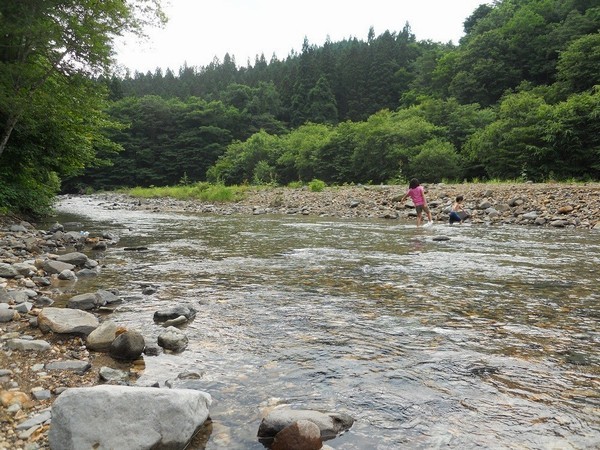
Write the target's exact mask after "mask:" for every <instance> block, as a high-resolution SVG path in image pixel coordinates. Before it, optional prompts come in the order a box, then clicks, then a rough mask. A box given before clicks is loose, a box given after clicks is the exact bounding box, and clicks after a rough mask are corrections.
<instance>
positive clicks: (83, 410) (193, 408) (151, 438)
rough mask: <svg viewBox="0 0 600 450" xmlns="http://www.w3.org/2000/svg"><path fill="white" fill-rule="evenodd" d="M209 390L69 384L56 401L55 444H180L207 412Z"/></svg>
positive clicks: (55, 448)
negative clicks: (84, 386)
mask: <svg viewBox="0 0 600 450" xmlns="http://www.w3.org/2000/svg"><path fill="white" fill-rule="evenodd" d="M210 404H211V397H210V395H209V394H207V393H204V392H200V391H193V390H188V389H158V388H150V387H132V386H113V385H102V386H95V387H86V388H73V389H67V390H66V391H65V392H63V393H62V394H61V395H60V396H59V397H58V398H57V399H56V400H55V402H54V404H53V405H52V424H51V425H50V431H49V434H48V439H49V444H50V448H51V449H52V450H79V449H91V448H104V449H119V450H134V449H135V450H139V449H151V448H160V449H182V448H185V445H186V444H187V443H188V442H189V441H190V440H191V438H192V437H193V435H194V432H195V431H196V430H197V429H198V428H199V427H200V426H201V425H202V424H203V423H204V422H205V421H206V419H207V418H208V407H209V406H210Z"/></svg>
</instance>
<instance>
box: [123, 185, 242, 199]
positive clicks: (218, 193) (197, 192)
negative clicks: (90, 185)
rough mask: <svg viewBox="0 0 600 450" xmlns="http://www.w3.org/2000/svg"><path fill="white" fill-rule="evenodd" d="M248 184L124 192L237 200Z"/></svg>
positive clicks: (127, 192)
mask: <svg viewBox="0 0 600 450" xmlns="http://www.w3.org/2000/svg"><path fill="white" fill-rule="evenodd" d="M247 190H248V187H247V186H225V185H222V184H211V183H206V182H199V183H194V184H190V185H186V186H163V187H148V188H142V187H135V188H132V189H126V190H124V191H123V192H124V193H125V194H128V195H131V196H133V197H140V198H163V197H171V198H175V199H177V200H201V201H205V202H236V201H239V200H242V199H243V198H244V197H245V195H246V191H247Z"/></svg>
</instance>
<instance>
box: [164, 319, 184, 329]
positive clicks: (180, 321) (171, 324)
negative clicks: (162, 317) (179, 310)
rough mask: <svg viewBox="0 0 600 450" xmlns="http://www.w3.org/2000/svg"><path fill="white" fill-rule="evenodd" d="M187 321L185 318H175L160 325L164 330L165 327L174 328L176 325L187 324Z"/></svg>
mask: <svg viewBox="0 0 600 450" xmlns="http://www.w3.org/2000/svg"><path fill="white" fill-rule="evenodd" d="M187 321H188V319H187V317H185V316H179V317H176V318H175V319H171V320H167V321H166V322H164V323H163V324H162V325H163V327H165V328H167V327H176V326H178V325H183V324H184V323H187Z"/></svg>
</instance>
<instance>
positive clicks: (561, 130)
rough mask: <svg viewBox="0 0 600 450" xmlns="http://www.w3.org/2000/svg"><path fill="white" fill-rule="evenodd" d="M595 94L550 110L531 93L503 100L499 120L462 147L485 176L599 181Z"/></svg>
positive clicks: (599, 112) (599, 92)
mask: <svg viewBox="0 0 600 450" xmlns="http://www.w3.org/2000/svg"><path fill="white" fill-rule="evenodd" d="M599 117H600V89H596V90H594V91H592V92H590V93H582V94H578V95H573V96H571V97H569V99H567V100H566V101H564V102H560V103H557V104H554V105H551V104H548V103H546V101H545V100H544V98H543V97H542V96H541V95H540V94H539V93H536V92H521V93H517V94H511V95H508V96H507V97H506V98H505V99H504V100H503V102H502V103H501V105H500V111H499V114H498V119H497V120H496V121H494V122H493V123H491V124H490V125H488V126H487V127H486V128H485V129H483V130H481V131H479V132H477V133H475V134H474V135H473V136H472V137H471V139H470V140H469V142H468V143H467V145H466V148H467V150H468V153H469V155H470V157H471V159H472V161H476V162H478V163H481V164H482V166H483V167H484V169H485V171H486V173H487V175H488V176H489V177H497V178H500V179H524V178H525V179H528V180H533V181H544V180H546V179H548V178H549V177H552V178H555V177H556V178H558V179H563V178H571V177H574V178H579V179H581V178H586V177H587V178H590V179H598V177H599V176H600V163H599V161H600V138H599V137H598V136H599V132H600V125H599V123H600V121H599V120H598V118H599Z"/></svg>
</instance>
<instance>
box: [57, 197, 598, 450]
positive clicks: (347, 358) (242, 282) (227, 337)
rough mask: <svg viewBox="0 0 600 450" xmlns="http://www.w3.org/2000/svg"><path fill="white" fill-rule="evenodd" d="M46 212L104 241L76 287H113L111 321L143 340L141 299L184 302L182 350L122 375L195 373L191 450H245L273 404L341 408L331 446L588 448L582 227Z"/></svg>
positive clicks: (145, 305)
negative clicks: (202, 438) (339, 428)
mask: <svg viewBox="0 0 600 450" xmlns="http://www.w3.org/2000/svg"><path fill="white" fill-rule="evenodd" d="M57 211H58V215H57V216H56V217H55V218H54V219H55V220H58V221H59V222H61V223H67V222H79V223H81V228H82V229H83V230H85V231H88V232H90V235H91V236H93V235H97V234H99V233H101V232H111V233H113V234H115V235H117V236H119V238H120V240H119V242H118V244H117V245H116V246H114V247H110V248H109V249H108V250H107V251H106V252H104V253H103V254H101V255H98V254H96V255H93V256H94V257H97V258H99V259H100V258H101V260H102V264H103V266H104V267H103V269H102V272H101V275H100V276H99V277H97V278H95V279H93V280H92V281H84V280H83V279H82V280H80V282H79V283H81V284H80V286H79V289H80V290H81V289H85V288H87V289H88V290H90V291H91V290H93V289H98V288H104V289H107V288H108V289H117V290H118V291H119V292H120V294H121V296H122V297H123V298H124V302H123V304H122V305H121V306H120V307H119V308H118V309H117V310H116V311H115V312H114V313H113V314H112V315H111V319H112V320H114V321H115V322H117V323H118V324H119V325H123V326H126V327H128V328H130V329H136V330H138V331H140V332H142V334H143V335H144V336H145V338H146V340H147V341H154V342H156V338H157V336H158V334H159V333H160V331H161V329H162V328H161V327H160V325H158V324H156V323H154V321H153V313H154V312H155V311H156V310H157V309H159V308H162V307H165V306H168V305H173V304H175V303H183V304H186V305H190V306H193V307H195V308H196V309H197V310H198V314H197V315H196V318H195V319H194V321H193V322H191V323H190V324H189V325H187V326H185V327H183V328H182V330H183V331H184V332H185V333H186V335H187V336H188V338H189V345H188V348H187V349H186V350H185V351H184V352H182V353H179V354H165V353H163V354H161V355H160V356H156V357H148V356H146V357H145V362H146V368H145V371H144V373H143V375H142V377H141V378H140V379H139V380H138V381H137V383H138V384H140V385H150V384H153V383H156V382H157V383H159V384H161V385H162V384H164V383H165V382H167V381H168V380H173V379H176V378H177V376H178V374H180V373H183V372H196V373H198V374H199V375H200V376H201V378H200V380H199V382H200V383H201V384H202V385H203V388H204V390H205V391H207V392H209V393H210V394H211V395H212V396H213V399H214V402H213V405H212V407H211V418H212V420H213V425H212V431H211V435H210V438H209V439H208V443H207V444H206V448H207V449H262V448H263V446H262V444H260V443H258V441H257V440H256V432H257V430H258V426H259V424H260V420H261V418H262V415H263V414H264V413H265V412H266V411H268V410H269V409H270V408H273V407H276V406H279V405H288V406H290V407H292V408H302V409H319V410H326V411H340V412H345V413H348V414H350V415H351V416H353V417H354V418H355V419H356V422H355V424H354V425H353V427H352V428H351V429H350V431H348V432H347V433H345V434H343V435H342V436H339V437H337V438H336V439H334V440H332V441H329V442H328V444H329V445H331V446H332V447H334V448H335V449H338V450H341V449H347V450H350V449H352V450H358V449H391V448H413V449H430V448H438V447H442V446H444V447H450V448H482V447H483V448H531V449H535V448H540V449H541V448H550V447H552V448H566V449H568V448H591V447H596V446H598V445H600V368H599V363H600V351H599V348H600V346H599V344H600V332H599V331H598V329H599V327H598V322H599V320H600V302H599V299H600V294H598V291H597V286H598V284H599V282H600V271H599V270H598V267H599V266H600V264H599V263H600V234H599V233H597V232H595V231H593V230H587V229H553V228H526V229H524V228H518V227H510V226H486V225H472V226H469V225H459V226H449V225H445V224H441V223H437V224H435V225H434V226H432V227H430V228H416V227H415V226H414V223H413V222H410V221H403V220H393V221H390V220H383V219H361V218H353V219H344V218H334V217H317V216H303V215H269V214H263V215H244V214H233V215H212V214H201V213H182V212H168V211H159V210H157V211H154V210H126V209H121V208H118V207H115V206H114V205H113V204H111V203H110V202H101V201H98V200H95V199H93V198H86V197H72V198H63V199H62V200H61V202H60V203H59V204H58V205H57ZM54 219H53V220H54ZM130 248H138V249H140V248H144V250H138V251H129V250H126V249H130ZM84 283H88V284H87V285H86V284H84ZM147 286H153V287H155V288H156V292H155V293H153V294H149V295H147V294H144V293H143V289H144V287H147Z"/></svg>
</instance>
